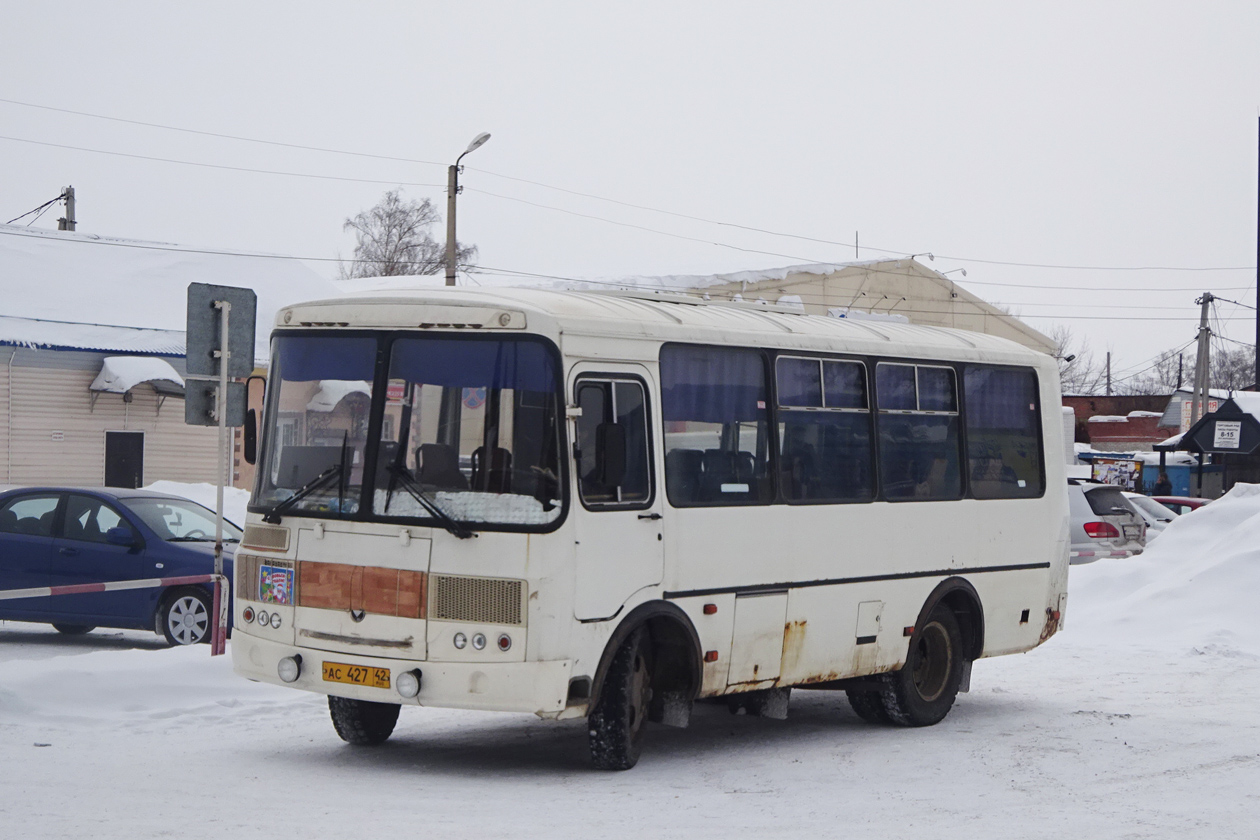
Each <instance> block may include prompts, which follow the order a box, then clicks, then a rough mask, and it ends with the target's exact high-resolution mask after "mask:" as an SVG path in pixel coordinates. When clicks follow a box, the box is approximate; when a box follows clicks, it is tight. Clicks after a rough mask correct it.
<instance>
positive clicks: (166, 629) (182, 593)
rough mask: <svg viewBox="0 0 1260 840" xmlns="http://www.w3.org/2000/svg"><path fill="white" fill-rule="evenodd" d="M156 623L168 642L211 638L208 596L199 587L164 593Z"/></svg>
mask: <svg viewBox="0 0 1260 840" xmlns="http://www.w3.org/2000/svg"><path fill="white" fill-rule="evenodd" d="M158 626H159V627H161V628H162V635H163V636H165V637H166V641H167V642H168V643H169V644H171V645H196V644H200V643H202V642H209V641H210V596H209V595H207V594H206V593H204V592H202V591H201V590H200V589H181V590H179V591H177V592H173V593H171V594H170V595H167V596H166V598H165V599H163V601H162V606H161V608H159V609H158Z"/></svg>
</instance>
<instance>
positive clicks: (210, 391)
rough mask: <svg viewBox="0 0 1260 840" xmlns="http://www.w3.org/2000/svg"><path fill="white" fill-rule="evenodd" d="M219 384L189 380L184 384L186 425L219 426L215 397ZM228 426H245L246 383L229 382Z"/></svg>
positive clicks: (205, 380) (201, 380)
mask: <svg viewBox="0 0 1260 840" xmlns="http://www.w3.org/2000/svg"><path fill="white" fill-rule="evenodd" d="M218 391H219V383H218V382H214V381H211V380H209V379H188V380H185V383H184V423H186V424H187V425H189V426H217V425H219V418H218V415H216V414H215V413H214V411H215V395H216V394H217V393H218ZM227 424H228V425H229V426H244V425H245V383H244V382H229V383H228V387H227Z"/></svg>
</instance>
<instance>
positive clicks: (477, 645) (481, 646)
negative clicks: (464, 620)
mask: <svg viewBox="0 0 1260 840" xmlns="http://www.w3.org/2000/svg"><path fill="white" fill-rule="evenodd" d="M473 648H474V649H475V650H485V649H486V636H485V634H484V633H475V634H474V635H473Z"/></svg>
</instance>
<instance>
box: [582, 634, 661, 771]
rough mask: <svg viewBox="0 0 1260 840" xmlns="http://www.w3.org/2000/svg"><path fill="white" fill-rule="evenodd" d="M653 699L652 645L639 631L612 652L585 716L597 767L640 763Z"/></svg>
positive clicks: (618, 766)
mask: <svg viewBox="0 0 1260 840" xmlns="http://www.w3.org/2000/svg"><path fill="white" fill-rule="evenodd" d="M651 701H652V661H651V648H650V647H649V644H648V638H647V633H646V632H645V631H643V630H636V631H635V632H634V633H632V634H631V635H630V638H628V639H626V641H625V642H624V643H622V645H621V647H620V648H618V649H617V653H616V654H614V655H613V660H612V663H611V664H610V665H609V666H608V673H607V674H606V675H605V676H604V685H603V687H602V688H601V689H600V692H599V699H598V700H597V701H596V703H595V708H594V709H592V711H591V713H590V715H589V716H588V717H587V719H586V720H587V725H588V729H589V735H590V748H591V762H592V763H593V764H594V765H595V768H596V769H597V770H629V769H630V768H631V767H633V766H634V765H635V764H636V763H638V761H639V754H640V753H641V752H642V750H643V735H644V732H645V730H646V729H647V718H648V705H649V704H650V703H651Z"/></svg>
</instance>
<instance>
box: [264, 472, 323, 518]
mask: <svg viewBox="0 0 1260 840" xmlns="http://www.w3.org/2000/svg"><path fill="white" fill-rule="evenodd" d="M340 476H341V464H333V465H332V466H331V467H329V468H328V469H326V470H324V471H323V472H322V473H320V474H319V475H317V476H315V477H314V478H312V479H311V480H310V481H308V482H306V483H305V484H303V485H302V486H301V487H300V488H298V491H297V492H296V493H294V494H293V495H292V496H290V497H289V498H287V499H284V500H283V501H280V502H277V503H276V505H275V507H273V508H272V509H271V510H269V511H267V512H266V513H264V514H263V522H269V523H271V524H272V525H279V524H280V514H282V513H284V512H285V511H286V510H288V509H289V508H291V507H293V506H294V505H296V504H297V503H298V502H300V501H302V500H303V499H305V498H306V497H307V496H309V495H311V494H312V493H314V492H315V491H316V490H318V489H319V488H321V487H323V486H324V485H325V484H327V483H328V482H329V481H331V480H332V479H334V478H339V477H340ZM338 489H340V485H338ZM338 495H340V493H339V494H338Z"/></svg>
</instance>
